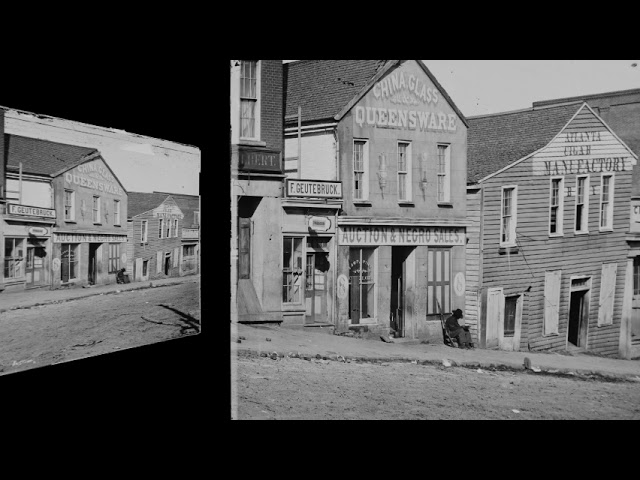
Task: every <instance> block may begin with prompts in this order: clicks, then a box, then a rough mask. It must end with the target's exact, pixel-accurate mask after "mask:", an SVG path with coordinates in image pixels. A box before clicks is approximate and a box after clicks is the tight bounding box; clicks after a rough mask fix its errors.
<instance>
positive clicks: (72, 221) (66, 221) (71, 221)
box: [64, 219, 78, 223]
mask: <svg viewBox="0 0 640 480" xmlns="http://www.w3.org/2000/svg"><path fill="white" fill-rule="evenodd" d="M64 223H78V222H76V221H75V220H66V219H65V221H64Z"/></svg>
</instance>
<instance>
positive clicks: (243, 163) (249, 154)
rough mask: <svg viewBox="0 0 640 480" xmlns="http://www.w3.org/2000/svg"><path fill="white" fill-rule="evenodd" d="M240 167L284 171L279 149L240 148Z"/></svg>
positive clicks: (251, 169) (243, 168)
mask: <svg viewBox="0 0 640 480" xmlns="http://www.w3.org/2000/svg"><path fill="white" fill-rule="evenodd" d="M238 168H239V169H240V170H241V171H260V172H277V173H282V162H281V155H280V152H279V151H276V150H265V149H257V148H246V147H240V148H238Z"/></svg>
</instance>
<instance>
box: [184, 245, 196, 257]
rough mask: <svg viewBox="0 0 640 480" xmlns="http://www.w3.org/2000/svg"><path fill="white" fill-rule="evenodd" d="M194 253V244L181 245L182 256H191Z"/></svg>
mask: <svg viewBox="0 0 640 480" xmlns="http://www.w3.org/2000/svg"><path fill="white" fill-rule="evenodd" d="M195 254H196V246H195V245H185V246H184V247H182V256H183V257H192V256H194V255H195Z"/></svg>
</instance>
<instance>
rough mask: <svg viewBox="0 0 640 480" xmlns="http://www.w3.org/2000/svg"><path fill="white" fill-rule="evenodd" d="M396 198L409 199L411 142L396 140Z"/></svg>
mask: <svg viewBox="0 0 640 480" xmlns="http://www.w3.org/2000/svg"><path fill="white" fill-rule="evenodd" d="M398 200H399V201H401V202H409V201H411V144H410V143H407V142H398Z"/></svg>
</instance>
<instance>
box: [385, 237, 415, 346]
mask: <svg viewBox="0 0 640 480" xmlns="http://www.w3.org/2000/svg"><path fill="white" fill-rule="evenodd" d="M414 248H415V247H391V299H390V300H391V301H390V310H391V311H390V314H389V318H390V320H389V321H390V327H391V330H392V331H393V332H395V334H394V336H395V337H404V336H405V335H406V312H407V308H406V307H407V305H406V291H407V258H408V257H409V255H410V254H411V252H412V251H413V250H414Z"/></svg>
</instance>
